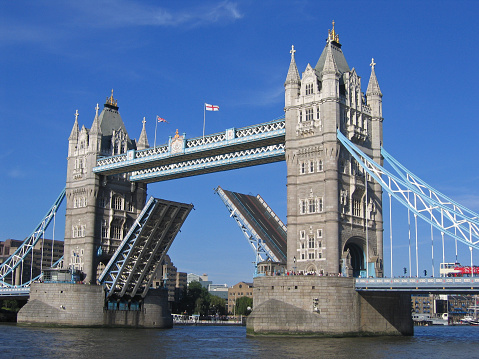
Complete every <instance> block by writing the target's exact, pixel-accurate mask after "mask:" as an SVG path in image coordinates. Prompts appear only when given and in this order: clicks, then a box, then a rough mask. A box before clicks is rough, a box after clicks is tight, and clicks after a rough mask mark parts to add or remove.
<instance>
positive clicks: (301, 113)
mask: <svg viewBox="0 0 479 359" xmlns="http://www.w3.org/2000/svg"><path fill="white" fill-rule="evenodd" d="M299 122H303V111H302V110H299Z"/></svg>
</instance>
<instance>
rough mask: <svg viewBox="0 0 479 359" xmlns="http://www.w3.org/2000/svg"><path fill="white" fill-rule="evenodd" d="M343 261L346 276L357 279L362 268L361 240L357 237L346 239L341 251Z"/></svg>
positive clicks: (363, 267)
mask: <svg viewBox="0 0 479 359" xmlns="http://www.w3.org/2000/svg"><path fill="white" fill-rule="evenodd" d="M343 260H345V262H346V263H345V264H346V266H347V271H348V275H352V276H353V277H359V276H360V275H361V271H364V270H366V268H365V266H364V251H363V240H362V239H361V238H358V237H353V238H350V239H348V241H347V242H346V244H345V245H344V249H343Z"/></svg>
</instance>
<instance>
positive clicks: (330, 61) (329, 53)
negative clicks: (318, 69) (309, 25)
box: [322, 41, 339, 77]
mask: <svg viewBox="0 0 479 359" xmlns="http://www.w3.org/2000/svg"><path fill="white" fill-rule="evenodd" d="M322 73H323V77H324V75H325V74H339V70H338V65H336V60H334V56H333V50H332V48H331V42H330V41H328V45H327V48H326V59H325V61H324V67H323V71H322Z"/></svg>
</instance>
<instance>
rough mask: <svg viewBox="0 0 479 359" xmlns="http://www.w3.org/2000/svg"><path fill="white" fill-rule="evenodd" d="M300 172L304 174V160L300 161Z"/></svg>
mask: <svg viewBox="0 0 479 359" xmlns="http://www.w3.org/2000/svg"><path fill="white" fill-rule="evenodd" d="M299 173H301V174H305V173H306V163H304V162H301V168H300V172H299Z"/></svg>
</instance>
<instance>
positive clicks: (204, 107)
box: [203, 102, 206, 143]
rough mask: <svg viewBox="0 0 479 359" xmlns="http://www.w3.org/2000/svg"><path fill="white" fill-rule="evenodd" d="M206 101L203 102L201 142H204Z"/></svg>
mask: <svg viewBox="0 0 479 359" xmlns="http://www.w3.org/2000/svg"><path fill="white" fill-rule="evenodd" d="M205 122H206V102H205V103H204V104H203V143H205Z"/></svg>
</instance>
